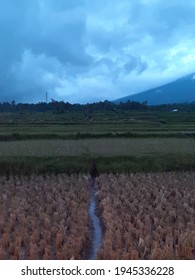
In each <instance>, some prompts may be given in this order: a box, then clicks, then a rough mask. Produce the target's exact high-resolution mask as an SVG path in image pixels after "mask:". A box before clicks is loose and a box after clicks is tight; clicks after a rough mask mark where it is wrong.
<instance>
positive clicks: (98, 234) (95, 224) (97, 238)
mask: <svg viewBox="0 0 195 280" xmlns="http://www.w3.org/2000/svg"><path fill="white" fill-rule="evenodd" d="M94 184H95V179H94V178H92V177H91V178H90V180H89V191H90V203H89V217H90V220H91V223H92V239H91V240H92V244H91V253H90V256H89V259H90V260H96V255H97V251H98V250H99V248H100V246H101V243H102V238H103V233H102V228H101V223H100V218H99V217H98V216H97V214H96V207H97V205H96V200H95V196H94V193H95V190H94Z"/></svg>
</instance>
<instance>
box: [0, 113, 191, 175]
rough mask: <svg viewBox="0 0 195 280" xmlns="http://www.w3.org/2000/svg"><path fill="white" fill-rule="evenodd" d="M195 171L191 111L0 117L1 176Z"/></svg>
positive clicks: (40, 114) (11, 114)
mask: <svg viewBox="0 0 195 280" xmlns="http://www.w3.org/2000/svg"><path fill="white" fill-rule="evenodd" d="M93 160H96V162H97V163H98V168H99V169H100V170H101V171H102V172H103V171H112V172H122V171H125V172H131V171H133V172H141V171H162V170H188V169H190V170H192V169H195V112H188V111H184V112H176V113H174V112H153V111H129V110H124V111H118V112H117V113H116V112H113V111H97V112H93V118H91V119H90V120H88V119H86V117H85V115H84V114H83V113H82V112H67V113H63V114H59V115H58V114H53V113H51V112H50V113H29V112H22V113H1V114H0V164H1V174H7V173H14V172H15V171H16V170H17V172H20V173H22V172H24V173H28V170H29V172H38V173H40V172H47V170H48V171H51V172H52V171H53V172H58V171H59V172H62V171H63V172H74V171H75V172H79V171H83V172H86V171H89V169H90V165H91V162H92V161H93Z"/></svg>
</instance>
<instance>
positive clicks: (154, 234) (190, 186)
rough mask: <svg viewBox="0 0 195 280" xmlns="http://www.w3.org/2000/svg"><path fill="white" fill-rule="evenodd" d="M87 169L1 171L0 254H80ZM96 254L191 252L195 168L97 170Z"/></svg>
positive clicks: (86, 226) (189, 255)
mask: <svg viewBox="0 0 195 280" xmlns="http://www.w3.org/2000/svg"><path fill="white" fill-rule="evenodd" d="M88 184H89V175H81V174H80V175H71V176H67V175H65V174H59V175H57V176H54V175H50V176H49V175H46V176H41V175H40V176H38V175H31V176H30V177H25V176H20V177H17V176H15V177H14V176H10V177H9V178H7V177H5V176H0V192H1V196H0V259H17V260H19V259H62V260H63V259H67V260H68V259H86V258H87V257H88V252H89V247H90V238H91V227H90V222H89V200H90V193H89V189H88ZM94 192H95V194H94V195H95V200H96V203H97V209H96V212H97V213H98V216H99V218H100V220H101V224H102V229H103V233H104V234H103V240H102V244H101V247H100V249H99V251H98V253H97V259H126V260H127V259H194V258H195V173H194V172H180V173H179V172H178V173H176V172H170V173H148V174H145V173H137V174H129V175H128V174H116V175H114V174H101V175H100V176H99V177H97V178H96V181H95V186H94Z"/></svg>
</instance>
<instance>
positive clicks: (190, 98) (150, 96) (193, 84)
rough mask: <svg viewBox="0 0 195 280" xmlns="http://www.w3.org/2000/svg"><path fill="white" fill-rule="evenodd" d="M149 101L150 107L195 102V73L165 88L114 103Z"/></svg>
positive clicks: (129, 96)
mask: <svg viewBox="0 0 195 280" xmlns="http://www.w3.org/2000/svg"><path fill="white" fill-rule="evenodd" d="M128 100H130V101H138V102H144V101H147V103H148V104H149V105H158V104H171V103H185V102H194V101H195V73H193V74H190V75H188V76H185V77H182V78H180V79H177V80H176V81H174V82H171V83H168V84H165V85H163V86H160V87H157V88H154V89H150V90H147V91H143V92H141V93H137V94H133V95H128V96H125V97H122V98H119V99H117V100H114V102H116V103H119V102H126V101H128Z"/></svg>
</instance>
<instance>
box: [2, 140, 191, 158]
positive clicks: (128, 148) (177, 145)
mask: <svg viewBox="0 0 195 280" xmlns="http://www.w3.org/2000/svg"><path fill="white" fill-rule="evenodd" d="M169 153H177V154H187V155H188V154H190V155H191V154H193V155H194V154H195V139H193V138H181V139H180V138H134V139H133V138H132V139H125V138H114V139H113V138H110V139H109V138H108V139H106V138H105V139H85V140H28V141H13V142H0V156H1V157H7V156H12V157H14V156H34V157H47V156H83V155H85V156H86V155H95V156H128V155H129V156H130V155H148V154H169Z"/></svg>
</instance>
